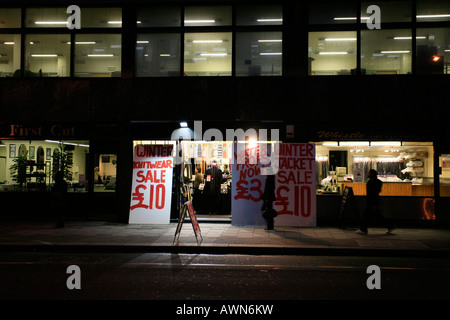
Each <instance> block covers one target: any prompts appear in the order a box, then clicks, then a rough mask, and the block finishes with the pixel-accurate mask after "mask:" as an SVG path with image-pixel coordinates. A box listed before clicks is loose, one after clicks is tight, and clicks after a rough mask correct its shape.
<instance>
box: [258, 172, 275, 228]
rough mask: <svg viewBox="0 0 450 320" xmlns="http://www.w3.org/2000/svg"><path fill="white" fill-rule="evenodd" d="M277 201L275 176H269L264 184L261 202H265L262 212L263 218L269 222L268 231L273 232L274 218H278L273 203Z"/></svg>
mask: <svg viewBox="0 0 450 320" xmlns="http://www.w3.org/2000/svg"><path fill="white" fill-rule="evenodd" d="M275 199H276V198H275V175H274V174H267V175H266V181H265V184H264V192H263V195H262V196H261V200H263V206H262V208H261V212H262V216H263V218H264V219H265V220H266V222H267V228H266V230H273V228H274V218H275V217H276V216H277V212H276V211H275V209H273V202H274V201H275Z"/></svg>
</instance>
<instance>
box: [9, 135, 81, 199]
mask: <svg viewBox="0 0 450 320" xmlns="http://www.w3.org/2000/svg"><path fill="white" fill-rule="evenodd" d="M2 145H5V146H6V147H3V148H0V159H3V161H0V182H2V183H0V191H27V190H46V189H47V190H50V188H51V187H52V185H53V183H54V175H55V173H56V172H57V171H63V172H64V173H65V174H64V176H65V181H66V182H67V184H68V191H69V192H72V191H77V192H80V191H87V181H86V163H87V158H88V155H89V141H53V140H3V141H2ZM21 160H24V161H21ZM11 167H13V169H12V170H10V168H11Z"/></svg>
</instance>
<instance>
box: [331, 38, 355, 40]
mask: <svg viewBox="0 0 450 320" xmlns="http://www.w3.org/2000/svg"><path fill="white" fill-rule="evenodd" d="M325 41H356V38H325Z"/></svg>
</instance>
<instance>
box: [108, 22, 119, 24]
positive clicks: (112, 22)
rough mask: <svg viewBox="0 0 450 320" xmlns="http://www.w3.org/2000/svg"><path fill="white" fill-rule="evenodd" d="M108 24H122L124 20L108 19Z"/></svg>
mask: <svg viewBox="0 0 450 320" xmlns="http://www.w3.org/2000/svg"><path fill="white" fill-rule="evenodd" d="M108 24H122V21H108Z"/></svg>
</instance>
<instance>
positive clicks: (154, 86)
mask: <svg viewBox="0 0 450 320" xmlns="http://www.w3.org/2000/svg"><path fill="white" fill-rule="evenodd" d="M70 5H72V3H67V2H65V1H46V2H42V3H40V4H39V6H36V4H35V3H34V2H33V1H28V2H27V1H18V2H15V3H13V4H8V5H7V6H6V5H3V4H2V6H1V7H0V36H1V38H0V85H1V91H0V105H1V118H0V121H1V123H0V125H1V127H0V130H1V131H0V140H1V147H0V182H1V184H0V188H1V192H0V197H2V199H3V201H2V203H3V204H2V206H4V208H5V210H2V215H8V216H14V215H30V214H31V215H36V216H41V215H42V212H48V211H49V210H50V198H49V197H50V192H48V190H49V188H50V187H51V184H52V182H53V180H52V172H53V171H54V170H55V163H56V160H55V159H59V158H58V154H61V151H62V152H63V153H64V154H68V155H69V159H70V160H69V161H70V164H71V165H70V169H69V173H68V181H69V183H70V188H69V194H68V196H69V199H70V201H71V205H70V206H69V209H68V211H69V212H70V214H71V215H72V216H74V217H79V218H85V217H94V216H97V215H108V216H111V217H113V218H114V219H118V220H120V221H128V217H129V209H130V199H131V197H132V174H133V173H132V172H133V148H134V146H135V145H136V144H140V143H146V144H161V143H162V144H172V145H174V146H175V147H177V145H181V142H180V141H179V139H177V137H176V134H178V133H176V132H178V131H177V130H179V128H180V122H186V123H187V128H190V129H191V130H194V124H195V123H197V124H198V123H199V122H201V134H202V135H204V134H205V133H206V132H207V130H208V129H212V128H214V129H218V130H219V131H220V132H222V134H223V135H222V136H223V139H221V140H220V139H219V140H218V139H217V137H214V139H212V138H210V139H207V140H201V141H202V143H203V145H201V146H200V148H203V149H207V150H212V151H211V152H212V153H210V155H208V153H207V152H206V153H205V154H203V153H201V154H200V156H199V157H200V158H202V159H201V160H200V161H199V162H200V164H202V162H201V161H203V162H204V163H203V166H202V165H201V166H200V167H201V168H200V169H201V170H203V173H204V170H206V168H207V163H208V161H210V160H212V158H216V159H219V164H220V166H221V169H222V170H224V169H225V168H224V165H227V164H228V160H227V157H228V158H229V154H230V153H229V152H228V156H225V155H224V154H226V152H225V151H226V150H228V149H227V148H229V145H230V144H232V142H233V141H227V140H226V139H225V138H224V137H226V131H227V129H232V130H237V129H243V130H244V131H246V130H249V129H256V130H258V129H272V130H277V132H278V133H279V136H278V139H277V141H280V142H284V143H314V144H315V146H316V187H317V190H316V193H317V196H316V199H317V219H318V222H321V221H324V222H327V221H334V220H335V219H336V216H337V211H339V205H340V202H341V198H342V191H343V189H344V188H345V186H351V187H352V188H353V192H354V194H355V198H356V200H357V204H358V206H362V203H363V201H364V192H365V191H364V188H363V185H364V182H361V181H355V180H356V176H355V174H356V173H360V172H362V173H364V172H366V170H368V169H370V168H375V169H376V170H377V171H378V173H379V176H380V177H381V178H382V180H383V181H384V182H385V184H384V189H383V194H382V202H383V205H385V207H389V208H391V210H390V212H389V214H388V215H389V216H390V217H392V218H394V219H399V220H402V221H404V222H406V221H412V222H425V223H428V222H429V223H440V224H445V223H448V222H449V221H450V201H449V199H450V164H449V163H450V133H449V129H448V117H447V114H448V111H447V110H448V103H447V101H448V95H449V94H448V92H449V91H448V84H449V78H448V76H449V72H450V70H449V63H450V2H449V1H419V0H418V1H395V2H392V1H377V2H376V3H369V2H360V1H349V2H346V3H344V4H342V3H335V2H311V3H305V2H300V3H293V2H292V1H282V2H280V1H276V2H267V1H236V2H233V1H231V2H230V1H200V2H198V1H197V2H189V1H156V0H155V1H127V2H125V1H123V2H120V1H113V2H111V1H97V2H96V3H92V2H88V1H79V2H78V3H77V6H78V8H79V9H80V11H79V12H78V11H77V10H76V9H75V10H74V9H73V8H72V9H71V10H69V11H68V7H69V6H70ZM373 5H375V6H376V8H373V7H371V8H369V7H370V6H373ZM378 9H379V11H377V10H378ZM71 17H72V20H71V22H70V23H72V24H73V25H72V28H69V26H70V23H69V25H68V23H67V21H68V19H69V18H71ZM77 19H78V20H79V21H77ZM77 22H80V25H79V26H78V27H79V28H77V25H76V23H77ZM377 23H378V24H379V25H378V26H377ZM175 133H176V134H175ZM177 140H178V141H177ZM199 140H200V139H199ZM185 143H186V146H188V147H190V148H193V150H198V148H199V145H198V144H197V145H194V144H193V143H191V145H190V146H189V145H188V142H185ZM203 149H202V150H203ZM218 150H220V155H221V156H220V157H218V154H217V152H219V151H218ZM20 156H24V157H25V160H26V161H27V164H26V165H25V167H26V170H28V171H27V172H26V173H25V174H26V177H25V180H23V182H22V183H20V181H18V177H17V171H14V170H11V167H12V166H14V164H16V163H17V162H18V160H19V158H20ZM183 171H184V172H183ZM178 173H180V174H178ZM194 175H195V173H194V166H191V167H189V168H183V169H182V168H180V167H176V168H174V176H183V177H184V178H182V179H178V178H177V179H175V180H176V181H175V180H174V181H175V183H174V184H173V187H172V195H173V197H172V200H171V201H172V214H171V219H172V220H176V219H177V218H178V211H177V210H179V206H180V197H182V193H183V192H182V191H180V183H181V184H183V180H184V179H186V181H191V180H193V178H194ZM178 180H180V181H181V182H180V181H178ZM230 183H231V181H230ZM358 183H359V184H358ZM43 191H46V192H43ZM221 197H223V198H225V200H224V201H223V207H222V212H221V213H222V215H225V216H230V215H231V216H232V214H233V213H232V212H231V206H230V204H229V201H231V200H229V199H228V198H227V197H226V196H221ZM24 199H26V201H24ZM200 211H201V210H200ZM204 213H205V215H208V214H209V212H208V210H207V209H205V212H204ZM348 214H349V216H350V217H354V218H356V215H355V213H348Z"/></svg>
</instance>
